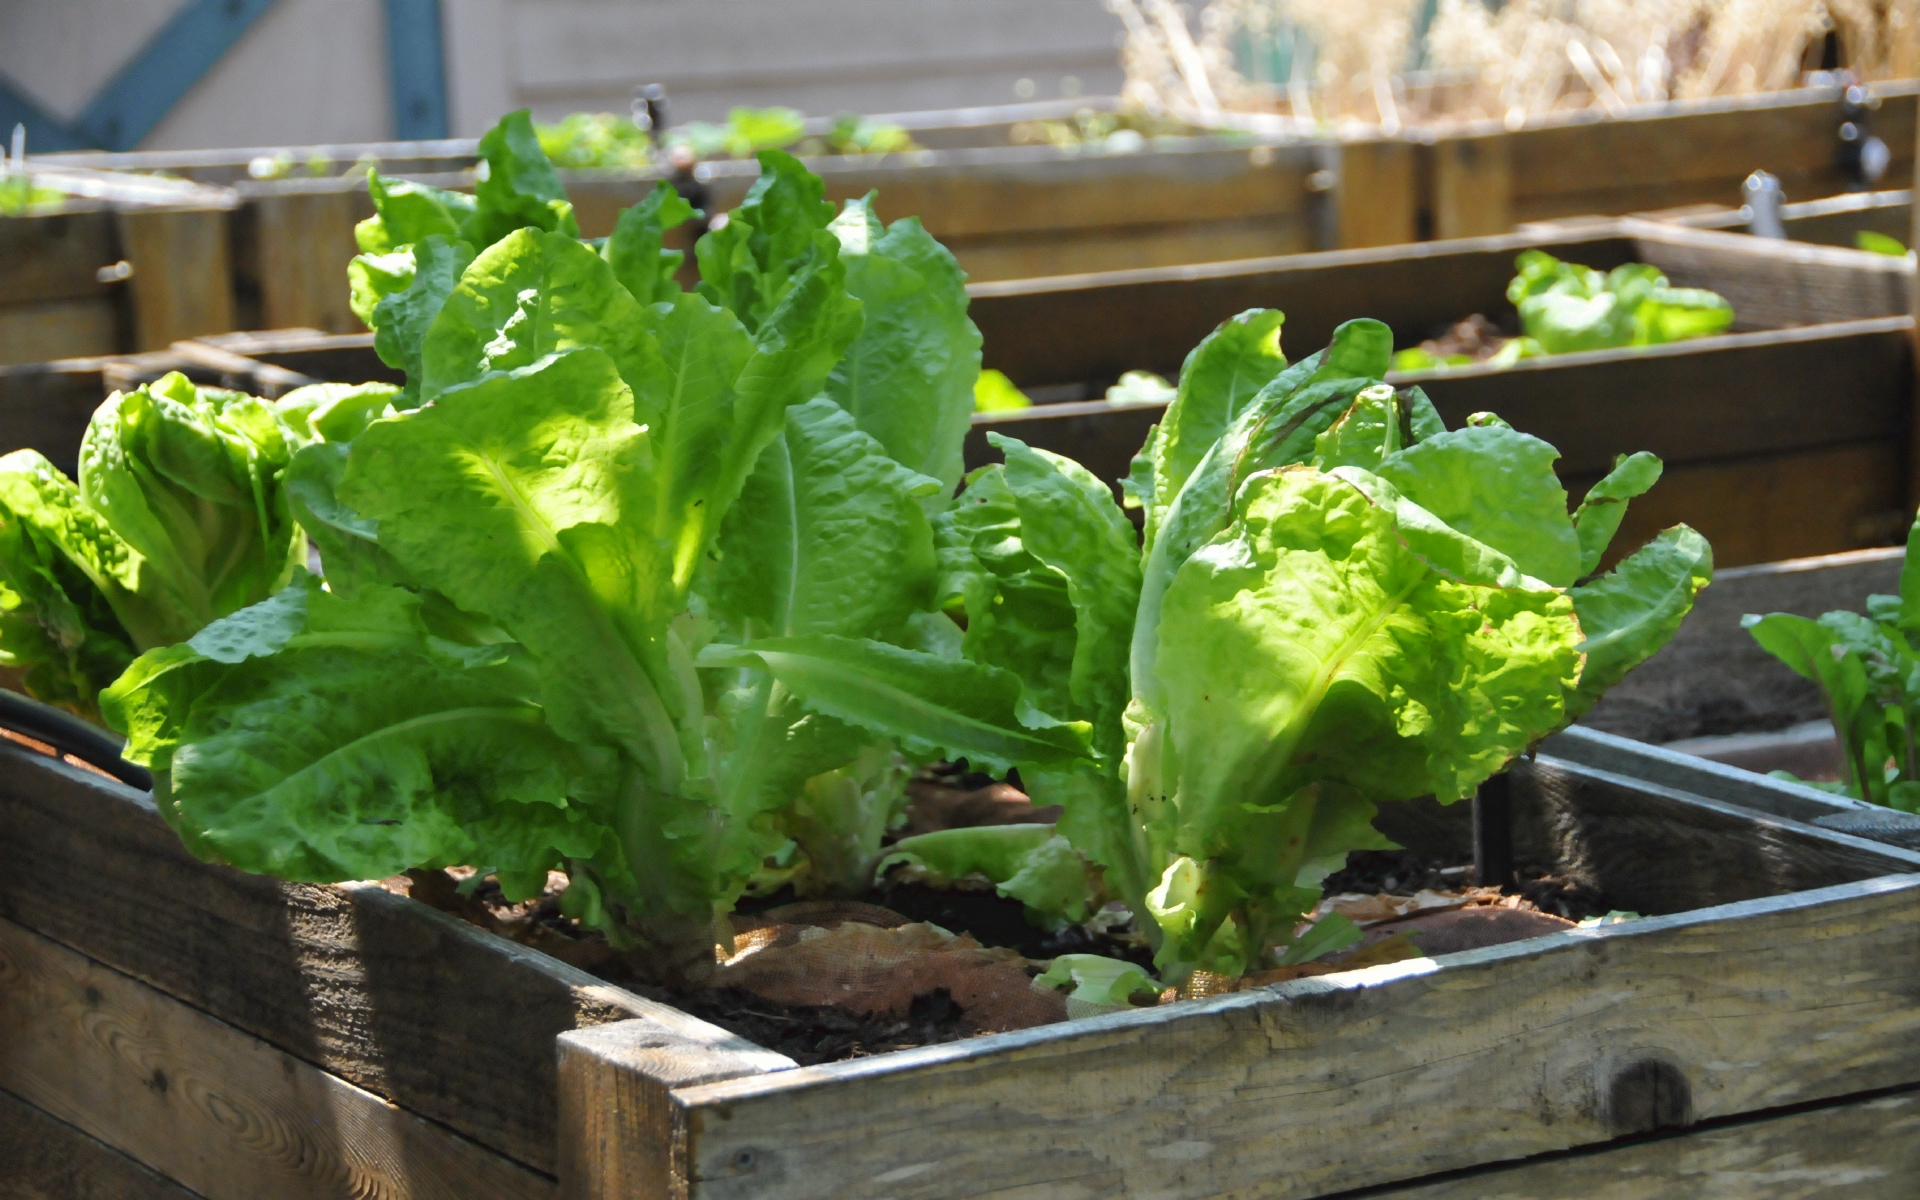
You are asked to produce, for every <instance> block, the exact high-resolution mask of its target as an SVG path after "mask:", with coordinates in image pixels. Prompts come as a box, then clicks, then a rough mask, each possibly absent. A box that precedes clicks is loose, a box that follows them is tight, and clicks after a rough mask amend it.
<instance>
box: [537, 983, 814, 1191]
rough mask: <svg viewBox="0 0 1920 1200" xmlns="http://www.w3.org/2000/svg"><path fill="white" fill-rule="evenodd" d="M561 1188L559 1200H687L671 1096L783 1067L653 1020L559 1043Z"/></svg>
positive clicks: (768, 1054) (762, 1053)
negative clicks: (562, 1198)
mask: <svg viewBox="0 0 1920 1200" xmlns="http://www.w3.org/2000/svg"><path fill="white" fill-rule="evenodd" d="M559 1046H560V1131H561V1132H560V1188H561V1194H562V1195H563V1196H566V1197H567V1200H685V1197H686V1189H685V1187H684V1186H681V1181H684V1180H685V1178H686V1173H687V1164H686V1147H687V1139H686V1126H685V1122H684V1120H683V1119H682V1118H683V1115H684V1114H683V1113H682V1111H681V1110H680V1108H679V1107H678V1106H676V1105H675V1104H674V1103H673V1099H672V1096H671V1095H670V1093H671V1091H672V1089H674V1088H676V1087H685V1086H688V1085H690V1084H695V1083H713V1082H717V1081H719V1080H722V1079H738V1078H740V1077H741V1076H743V1075H761V1074H766V1073H767V1072H769V1071H779V1070H786V1069H789V1068H791V1067H792V1066H793V1065H794V1064H793V1061H792V1060H791V1059H788V1058H787V1057H785V1056H784V1055H780V1054H775V1053H773V1052H772V1051H770V1050H761V1049H758V1048H754V1049H741V1048H738V1047H736V1046H720V1045H715V1044H712V1043H711V1042H707V1041H698V1040H695V1039H692V1038H689V1037H687V1036H685V1035H684V1034H681V1033H677V1032H675V1031H673V1030H671V1029H668V1028H666V1027H664V1026H662V1025H660V1024H659V1023H658V1022H655V1021H619V1022H615V1023H614V1024H611V1025H601V1026H598V1027H596V1028H593V1029H580V1030H575V1031H573V1032H571V1033H563V1034H561V1035H560V1041H559Z"/></svg>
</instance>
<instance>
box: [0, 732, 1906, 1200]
mask: <svg viewBox="0 0 1920 1200" xmlns="http://www.w3.org/2000/svg"><path fill="white" fill-rule="evenodd" d="M1513 791H1514V795H1515V809H1516V835H1517V836H1516V842H1517V847H1518V852H1519V856H1520V859H1521V861H1522V862H1523V863H1526V864H1532V865H1538V866H1541V867H1544V868H1549V869H1552V870H1554V871H1556V872H1558V873H1560V874H1563V875H1566V876H1568V877H1570V878H1572V879H1573V880H1575V881H1578V882H1580V883H1584V884H1586V885H1588V886H1591V887H1594V888H1596V889H1598V890H1599V891H1600V892H1601V893H1602V895H1603V896H1604V897H1605V898H1606V902H1607V903H1610V904H1613V905H1617V906H1618V907H1621V908H1626V909H1632V910H1635V911H1638V912H1641V913H1645V914H1648V919H1645V920H1638V921H1631V922H1627V923H1624V924H1618V925H1613V926H1607V927H1603V928H1599V929H1583V930H1577V931H1571V932H1568V933H1564V934H1557V935H1553V936H1549V937H1544V938H1537V939H1533V940H1531V941H1526V942H1519V943H1514V944H1510V945H1507V946H1501V947H1496V948H1492V949H1488V950H1481V951H1475V952H1471V953H1466V954H1459V955H1452V956H1446V957H1442V958H1437V959H1419V960H1414V961H1411V962H1405V963H1399V964H1395V965H1392V966H1389V967H1383V968H1374V969H1371V970H1367V971H1359V972H1351V973H1347V974H1342V975H1334V976H1324V977H1320V978H1316V979H1309V980H1301V981H1296V982H1293V983H1289V984H1285V985H1281V986H1279V987H1274V988H1267V989H1260V990H1256V991H1250V992H1243V993H1238V994H1232V995H1227V996H1223V997H1216V998H1214V999H1210V1000H1204V1001H1196V1002H1193V1003H1188V1004H1182V1005H1177V1006H1168V1007H1163V1008H1157V1009H1151V1010H1142V1011H1139V1012H1134V1013H1126V1014H1120V1015H1116V1016H1109V1017H1103V1018H1098V1019H1094V1020H1088V1021H1079V1022H1070V1023H1066V1024H1061V1025H1056V1026H1049V1027H1044V1028H1039V1029H1032V1030H1027V1031H1023V1032H1019V1033H1013V1034H1003V1035H996V1036H991V1037H984V1038H979V1039H974V1040H969V1041H964V1042H960V1043H954V1044H948V1045H943V1046H936V1047H928V1048H924V1049H919V1050H910V1051H904V1052H900V1053H895V1054H889V1055H884V1056H879V1057H874V1058H869V1059H864V1060H858V1061H852V1062H846V1063H840V1064H835V1065H830V1066H822V1067H812V1068H796V1067H794V1066H793V1065H792V1064H791V1063H790V1062H789V1061H787V1060H786V1059H784V1058H782V1057H781V1056H779V1055H776V1054H773V1053H770V1052H768V1051H765V1050H762V1049H760V1048H757V1047H755V1046H752V1045H751V1044H749V1043H747V1042H744V1041H743V1040H741V1039H739V1038H736V1037H733V1036H732V1035H729V1034H726V1033H724V1032H722V1031H720V1030H718V1029H715V1028H713V1027H712V1026H709V1025H706V1024H704V1023H702V1022H700V1021H697V1020H694V1019H692V1018H690V1017H687V1016H685V1015H684V1014H681V1013H679V1012H677V1011H676V1010H674V1009H671V1008H668V1007H665V1006H663V1005H659V1004H656V1003H652V1002H649V1001H647V1000H645V999H643V998H641V997H639V996H636V995H633V994H631V993H629V992H626V991H623V990H622V989H619V988H616V987H612V986H609V985H606V984H603V983H600V982H599V981H597V980H595V979H593V978H591V977H589V976H587V975H584V974H582V973H580V972H578V971H575V970H572V969H571V968H568V967H565V966H563V965H561V964H559V963H557V962H555V961H553V960H551V959H548V958H546V957H545V956H543V955H541V954H538V953H535V952H532V951H529V950H527V949H525V948H522V947H519V946H517V945H515V944H513V943H510V942H506V941H504V940H501V939H498V938H495V937H493V936H492V935H489V934H485V933H482V932H480V931H478V930H476V929H474V928H472V927H470V926H467V925H464V924H462V923H460V922H458V921H456V920H454V919H453V918H451V917H448V916H446V915H444V914H441V913H438V912H435V911H433V910H430V909H428V908H426V907H424V906H422V905H420V904H417V903H415V902H414V901H412V900H408V899H405V898H402V897H398V896H394V895H391V894H389V893H387V892H385V891H383V890H381V889H380V888H379V887H377V886H375V885H372V884H351V885H342V886H337V887H319V886H308V885H294V884H285V883H280V882H276V881H274V880H270V879H266V878H263V877H259V876H251V875H245V874H242V873H240V872H237V871H233V870H230V869H228V868H224V867H217V866H211V865H207V864H204V863H201V862H198V861H197V860H195V859H193V858H192V857H191V856H189V855H188V854H187V853H186V852H185V851H184V850H183V849H182V848H181V847H180V845H179V843H178V841H177V839H176V838H175V837H174V836H173V834H172V833H171V832H170V831H169V830H168V829H167V828H166V827H165V825H164V824H163V823H162V821H161V820H160V817H159V815H158V814H157V812H156V811H155V810H154V807H153V805H152V803H151V800H150V799H149V798H148V797H147V796H146V795H144V794H143V793H139V792H135V791H133V790H131V789H128V788H126V787H124V786H122V785H119V784H117V783H113V782H111V781H108V780H105V779H104V778H102V777H100V776H97V775H94V774H90V773H87V772H84V771H81V770H79V769H77V768H74V767H71V766H68V765H66V764H64V763H60V762H58V761H56V760H54V759H52V758H48V757H45V756H42V755H40V754H37V753H35V752H33V751H31V750H28V749H26V748H24V747H20V746H16V745H0V914H3V918H0V1027H4V1028H5V1029H6V1031H7V1035H6V1036H5V1037H4V1038H0V1194H5V1195H24V1196H40V1195H59V1196H95V1195H129V1196H130V1195H139V1196H143V1197H165V1198H167V1200H191V1198H193V1197H198V1198H200V1200H259V1198H260V1197H269V1196H271V1197H274V1198H275V1200H305V1198H308V1197H314V1198H319V1197H326V1198H328V1200H335V1198H343V1197H365V1196H379V1197H382V1198H383V1200H408V1198H412V1197H434V1198H446V1200H454V1198H456V1197H458V1198H462V1200H467V1198H473V1197H487V1198H494V1197H528V1198H532V1197H542V1198H544V1197H568V1198H570V1200H608V1198H611V1197H616V1196H618V1197H622V1198H647V1200H651V1198H654V1197H670V1196H672V1197H685V1198H688V1200H701V1198H713V1200H719V1198H723V1197H743V1198H744V1197H756V1198H760V1197H764V1198H769V1200H771V1198H776V1197H777V1198H780V1200H805V1198H809V1197H821V1198H823V1200H826V1198H831V1200H841V1198H843V1197H849V1196H872V1197H881V1196H886V1197H901V1198H908V1197H918V1198H925V1200H935V1198H949V1197H952V1198H958V1197H968V1196H979V1197H986V1196H1007V1195H1010V1194H1016V1193H1017V1194H1024V1195H1029V1196H1046V1197H1049V1198H1052V1197H1089V1198H1092V1197H1111V1196H1135V1197H1144V1196H1149V1195H1152V1196H1160V1197H1168V1198H1179V1197H1195V1198H1198V1197H1210V1196H1220V1195H1226V1194H1238V1195H1255V1194H1257V1195H1261V1196H1267V1197H1273V1198H1276V1200H1284V1198H1306V1197H1321V1196H1330V1195H1333V1194H1336V1193H1340V1194H1345V1193H1347V1192H1348V1191H1349V1190H1350V1189H1355V1188H1375V1187H1379V1188H1383V1189H1389V1188H1391V1185H1395V1184H1399V1185H1401V1186H1400V1187H1398V1188H1393V1189H1391V1190H1383V1191H1379V1192H1369V1194H1370V1195H1391V1196H1395V1197H1408V1198H1411V1197H1422V1198H1432V1197H1441V1196H1446V1197H1456V1196H1459V1197H1465V1196H1474V1197H1484V1196H1488V1195H1493V1194H1496V1193H1497V1194H1500V1195H1523V1194H1524V1195H1532V1196H1542V1197H1553V1198H1556V1200H1558V1198H1562V1197H1564V1198H1565V1200H1576V1198H1579V1200H1584V1198H1585V1197H1588V1196H1592V1195H1598V1194H1601V1193H1602V1191H1603V1190H1604V1189H1601V1188H1599V1187H1597V1186H1595V1184H1596V1181H1597V1180H1599V1179H1601V1178H1602V1177H1605V1178H1607V1179H1614V1180H1622V1181H1631V1180H1635V1179H1637V1180H1639V1181H1640V1184H1638V1185H1636V1186H1641V1187H1645V1186H1648V1185H1650V1184H1652V1183H1653V1182H1654V1180H1656V1179H1661V1178H1674V1179H1678V1178H1682V1177H1687V1176H1688V1175H1689V1174H1690V1172H1691V1170H1692V1168H1690V1167H1689V1166H1688V1165H1687V1164H1689V1163H1698V1162H1702V1161H1705V1162H1710V1163H1717V1164H1720V1165H1721V1166H1722V1167H1724V1166H1725V1165H1726V1164H1728V1163H1731V1164H1733V1165H1734V1167H1735V1168H1738V1167H1739V1166H1740V1165H1741V1164H1743V1163H1763V1162H1765V1161H1770V1156H1771V1158H1777V1157H1779V1156H1780V1155H1782V1154H1789V1155H1798V1156H1799V1158H1798V1159H1796V1161H1804V1160H1808V1159H1812V1160H1816V1161H1822V1162H1825V1161H1831V1160H1834V1159H1835V1158H1841V1159H1844V1160H1845V1161H1844V1164H1843V1165H1845V1166H1846V1167H1847V1168H1848V1169H1849V1170H1851V1171H1852V1172H1853V1175H1852V1176H1851V1177H1853V1178H1860V1179H1867V1180H1872V1179H1879V1178H1884V1179H1888V1180H1894V1181H1897V1180H1901V1179H1910V1178H1911V1171H1912V1170H1913V1168H1914V1167H1915V1165H1916V1148H1915V1146H1914V1144H1913V1140H1912V1139H1911V1138H1900V1137H1886V1136H1880V1131H1879V1130H1878V1129H1877V1128H1876V1127H1875V1125H1876V1122H1875V1120H1874V1118H1876V1117H1879V1116H1882V1115H1884V1114H1886V1113H1889V1112H1892V1111H1894V1110H1896V1109H1900V1108H1901V1106H1903V1105H1906V1104H1907V1103H1908V1102H1909V1100H1910V1099H1911V1097H1912V1093H1911V1092H1910V1091H1900V1089H1912V1088H1914V1087H1915V1085H1920V1037H1916V1034H1920V1003H1917V1002H1916V1000H1915V995H1914V988H1913V982H1912V981H1913V979H1914V978H1915V977H1916V972H1920V875H1915V874H1913V873H1914V872H1916V871H1920V855H1916V854H1913V853H1909V852H1905V851H1901V850H1897V849H1893V848H1889V847H1886V846H1882V845H1878V844H1875V843H1873V842H1869V841H1865V840H1861V839H1858V838H1853V837H1849V836H1845V835H1842V834H1837V833H1834V832H1831V831H1829V830H1825V829H1821V828H1818V827H1816V826H1813V825H1810V824H1807V823H1805V822H1802V821H1797V820H1793V819H1788V818H1781V817H1774V816H1766V815H1758V814H1755V813H1753V812H1751V811H1747V810H1744V809H1742V808H1739V807H1737V806H1734V805H1730V804H1727V803H1723V802H1720V801H1715V800H1710V799H1703V798H1699V797H1696V796H1692V795H1688V794H1686V793H1683V792H1680V791H1677V790H1674V789H1670V788H1663V787H1659V786H1656V785H1652V784H1647V783H1644V782H1640V781H1636V780H1634V779H1631V778H1628V777H1626V776H1623V775H1620V774H1617V773H1613V772H1609V771H1605V770H1595V769H1593V768H1590V767H1586V766H1581V765H1578V764H1575V763H1571V762H1566V761H1562V760H1557V759H1555V758H1552V757H1550V756H1544V755H1543V756H1542V757H1540V758H1538V759H1537V760H1535V761H1532V762H1523V763H1521V764H1520V765H1519V766H1518V767H1517V768H1516V776H1515V786H1514V789H1513ZM1435 813H1439V814H1443V816H1441V817H1440V818H1438V819H1436V818H1435V816H1434V814H1435ZM1463 816H1464V811H1463V808H1462V807H1461V806H1456V807H1455V808H1452V809H1446V810H1438V809H1433V808H1432V806H1430V805H1429V806H1427V807H1426V808H1424V809H1423V808H1421V807H1420V806H1417V805H1415V806H1403V807H1400V808H1397V809H1396V810H1394V811H1393V812H1392V813H1390V814H1389V815H1387V816H1385V817H1383V819H1382V826H1383V828H1386V829H1388V830H1389V832H1390V833H1392V834H1393V836H1396V837H1398V838H1399V839H1400V840H1402V841H1403V842H1405V843H1406V844H1408V845H1410V846H1415V847H1425V848H1429V849H1432V850H1435V851H1436V852H1447V853H1456V854H1457V853H1460V852H1461V850H1462V848H1463V846H1464V832H1463V830H1462V827H1461V823H1460V818H1462V817H1463ZM1889 1104H1892V1105H1893V1106H1894V1109H1889V1108H1888V1105H1889ZM1790 1106H1801V1107H1802V1108H1803V1109H1804V1110H1809V1111H1797V1112H1795V1113H1794V1114H1793V1115H1791V1116H1787V1117H1780V1116H1776V1115H1775V1114H1776V1112H1777V1110H1781V1109H1785V1108H1789V1107H1790ZM1681 1130H1686V1131H1688V1132H1687V1135H1686V1136H1684V1137H1677V1138H1673V1139H1671V1140H1667V1141H1658V1142H1646V1141H1644V1140H1640V1139H1638V1135H1642V1134H1646V1133H1650V1132H1654V1131H1672V1132H1679V1131H1681ZM1366 1131H1377V1132H1375V1133H1371V1134H1370V1133H1368V1132H1366ZM1619 1138H1634V1139H1635V1140H1633V1141H1629V1142H1626V1143H1623V1144H1621V1145H1619V1146H1617V1147H1616V1146H1611V1145H1609V1143H1611V1142H1613V1141H1614V1140H1615V1139H1619ZM1356 1139H1360V1140H1356ZM1573 1148H1586V1149H1587V1150H1589V1151H1596V1150H1597V1151H1600V1153H1588V1154H1585V1155H1582V1156H1581V1157H1579V1158H1578V1159H1575V1160H1569V1161H1566V1162H1552V1161H1547V1162H1541V1161H1533V1162H1529V1163H1524V1164H1520V1165H1514V1166H1508V1165H1503V1164H1507V1163H1509V1162H1510V1161H1511V1160H1519V1159H1525V1158H1531V1157H1532V1156H1536V1155H1541V1154H1553V1153H1556V1152H1561V1151H1566V1150H1570V1149H1573ZM1442 1172H1479V1173H1477V1174H1472V1175H1471V1176H1470V1177H1469V1178H1470V1179H1471V1180H1477V1181H1478V1183H1477V1185H1476V1184H1473V1183H1470V1182H1469V1181H1467V1180H1462V1179H1460V1178H1454V1179H1452V1180H1451V1181H1444V1182H1443V1181H1429V1180H1426V1177H1429V1176H1433V1175H1436V1174H1438V1173H1442ZM1416 1181H1418V1182H1416ZM1495 1185H1498V1186H1497V1187H1496V1186H1495ZM1476 1186H1477V1187H1478V1188H1479V1189H1480V1190H1475V1188H1476ZM1606 1194H1609V1195H1612V1194H1621V1195H1625V1194H1626V1193H1624V1192H1623V1193H1614V1192H1606ZM1633 1194H1634V1195H1643V1194H1644V1195H1655V1194H1663V1193H1659V1192H1656V1191H1652V1190H1648V1191H1636V1192H1634V1193H1633ZM1666 1194H1671V1193H1666ZM1696 1194H1701V1193H1696ZM1716 1194H1724V1195H1728V1196H1731V1195H1733V1193H1716ZM1770 1194H1771V1195H1781V1196H1784V1195H1787V1194H1793V1195H1801V1194H1804V1193H1800V1192H1793V1193H1787V1192H1778V1193H1770ZM1853 1194H1854V1195H1867V1194H1869V1193H1868V1192H1867V1191H1860V1192H1855V1193H1853ZM1872 1194H1874V1195H1880V1194H1884V1195H1888V1196H1892V1195H1894V1194H1896V1193H1894V1192H1885V1193H1872Z"/></svg>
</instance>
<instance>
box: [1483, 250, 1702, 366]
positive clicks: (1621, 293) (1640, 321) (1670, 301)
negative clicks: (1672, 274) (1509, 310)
mask: <svg viewBox="0 0 1920 1200" xmlns="http://www.w3.org/2000/svg"><path fill="white" fill-rule="evenodd" d="M1515 270H1516V274H1515V275H1514V278H1513V281H1512V282H1511V283H1510V284H1508V285H1507V299H1508V300H1509V301H1511V302H1512V303H1513V306H1514V308H1515V309H1517V310H1518V311H1519V313H1520V326H1521V328H1522V329H1523V330H1525V331H1526V336H1527V337H1529V338H1532V339H1533V340H1534V341H1535V342H1536V343H1538V345H1539V347H1540V349H1541V350H1542V351H1544V352H1545V353H1547V354H1570V353H1574V352H1576V351H1581V350H1608V349H1613V348H1615V347H1619V346H1651V345H1659V344H1660V343H1663V342H1677V341H1683V340H1685V339H1687V338H1696V337H1705V336H1707V335H1708V334H1714V333H1719V332H1721V331H1723V330H1725V329H1727V328H1729V327H1730V326H1731V325H1732V324H1733V306H1732V305H1731V304H1729V303H1728V302H1727V300H1726V298H1725V297H1723V296H1720V295H1718V294H1717V293H1714V292H1710V291H1708V290H1706V289H1705V288H1676V287H1673V286H1671V285H1670V284H1669V283H1668V282H1667V277H1666V276H1665V275H1663V274H1661V273H1660V270H1659V268H1657V267H1651V266H1648V265H1647V264H1645V263H1628V264H1626V265H1624V266H1619V267H1615V268H1614V269H1613V270H1611V271H1609V272H1607V273H1606V274H1605V275H1602V274H1601V273H1600V272H1598V271H1595V270H1593V269H1592V268H1590V267H1583V266H1581V265H1579V264H1578V263H1567V262H1561V261H1560V260H1559V259H1557V258H1554V257H1553V256H1552V255H1550V254H1548V253H1547V252H1546V251H1544V250H1527V251H1524V252H1523V253H1522V254H1521V255H1520V257H1519V259H1518V260H1516V262H1515Z"/></svg>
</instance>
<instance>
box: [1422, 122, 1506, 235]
mask: <svg viewBox="0 0 1920 1200" xmlns="http://www.w3.org/2000/svg"><path fill="white" fill-rule="evenodd" d="M1511 152H1512V143H1511V141H1510V140H1509V139H1507V138H1506V137H1504V136H1502V135H1499V134H1493V135H1488V136H1483V137H1460V138H1442V139H1441V140H1440V141H1439V142H1437V143H1435V145H1434V147H1433V236H1434V237H1436V238H1440V239H1446V238H1463V237H1484V236H1486V235H1488V234H1498V233H1505V232H1507V231H1508V230H1509V229H1512V228H1513V226H1514V219H1513V160H1512V156H1511Z"/></svg>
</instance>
